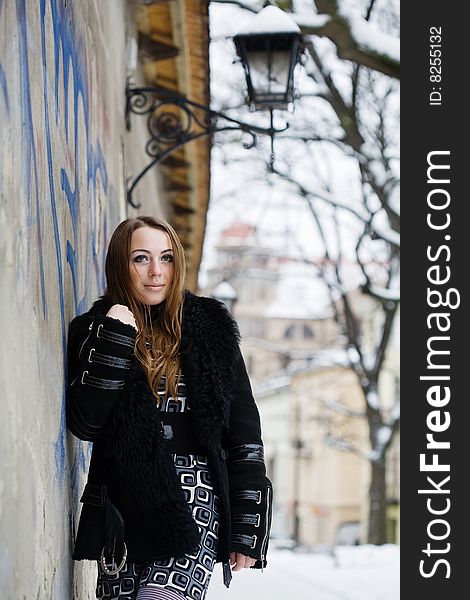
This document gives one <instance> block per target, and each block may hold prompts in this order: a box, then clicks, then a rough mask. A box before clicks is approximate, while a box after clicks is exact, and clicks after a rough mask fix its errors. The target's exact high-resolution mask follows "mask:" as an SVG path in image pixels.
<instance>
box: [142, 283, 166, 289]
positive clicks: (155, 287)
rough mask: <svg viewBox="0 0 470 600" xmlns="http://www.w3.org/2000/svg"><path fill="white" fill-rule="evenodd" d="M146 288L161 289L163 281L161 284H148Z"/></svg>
mask: <svg viewBox="0 0 470 600" xmlns="http://www.w3.org/2000/svg"><path fill="white" fill-rule="evenodd" d="M145 287H146V288H150V289H151V290H161V289H162V287H163V283H162V284H159V285H146V286H145Z"/></svg>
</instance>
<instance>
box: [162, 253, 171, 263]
mask: <svg viewBox="0 0 470 600" xmlns="http://www.w3.org/2000/svg"><path fill="white" fill-rule="evenodd" d="M162 261H163V262H173V256H172V255H171V254H164V255H163V256H162Z"/></svg>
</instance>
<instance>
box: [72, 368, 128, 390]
mask: <svg viewBox="0 0 470 600" xmlns="http://www.w3.org/2000/svg"><path fill="white" fill-rule="evenodd" d="M80 382H81V384H82V385H89V386H91V387H96V388H99V389H101V390H122V389H124V386H125V385H126V382H125V381H121V380H119V379H102V378H101V377H93V375H90V373H89V372H88V371H83V373H82V378H81V380H80Z"/></svg>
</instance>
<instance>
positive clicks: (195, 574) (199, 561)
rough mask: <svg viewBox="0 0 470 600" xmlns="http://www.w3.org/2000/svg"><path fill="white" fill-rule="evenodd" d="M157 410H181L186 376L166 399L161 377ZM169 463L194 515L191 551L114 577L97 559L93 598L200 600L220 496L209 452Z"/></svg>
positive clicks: (213, 552) (212, 555) (212, 557)
mask: <svg viewBox="0 0 470 600" xmlns="http://www.w3.org/2000/svg"><path fill="white" fill-rule="evenodd" d="M158 395H159V400H160V410H162V411H166V412H185V411H189V410H190V407H189V406H188V404H187V401H186V390H185V383H184V378H183V376H182V375H180V378H179V383H178V393H177V397H176V398H173V397H171V396H169V397H165V384H164V379H162V381H161V382H160V388H159V392H158ZM173 462H174V465H175V469H176V473H177V475H178V477H179V480H180V483H181V487H182V489H183V492H184V496H185V498H186V501H187V502H188V504H189V506H190V507H191V510H192V516H193V518H194V520H195V521H196V523H197V525H198V527H199V533H200V543H199V546H198V551H197V552H196V553H195V554H186V555H185V556H184V557H182V558H179V559H175V558H173V557H168V558H165V559H159V560H155V561H153V562H148V563H126V565H125V566H124V568H123V569H122V570H121V571H120V572H119V573H118V574H117V575H106V574H105V573H104V572H103V570H102V568H101V566H100V564H99V563H98V581H97V587H96V597H97V598H98V599H99V600H151V599H153V598H155V599H157V598H159V599H162V600H164V599H168V600H170V599H173V598H174V599H175V600H176V599H178V600H181V599H182V598H185V599H186V600H203V599H204V598H205V595H206V592H207V588H208V586H209V582H210V578H211V575H212V571H213V569H214V565H215V561H216V557H217V543H218V531H219V516H220V500H219V497H218V496H217V494H215V492H214V489H213V484H212V478H211V474H210V472H209V469H208V464H207V456H203V455H199V454H173Z"/></svg>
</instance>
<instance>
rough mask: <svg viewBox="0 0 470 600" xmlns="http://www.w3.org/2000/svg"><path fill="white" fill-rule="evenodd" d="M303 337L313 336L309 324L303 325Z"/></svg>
mask: <svg viewBox="0 0 470 600" xmlns="http://www.w3.org/2000/svg"><path fill="white" fill-rule="evenodd" d="M304 338H313V331H312V328H311V327H310V326H309V325H304Z"/></svg>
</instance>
